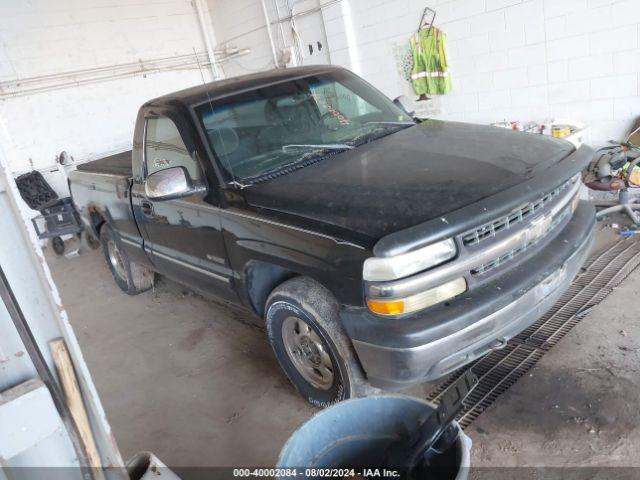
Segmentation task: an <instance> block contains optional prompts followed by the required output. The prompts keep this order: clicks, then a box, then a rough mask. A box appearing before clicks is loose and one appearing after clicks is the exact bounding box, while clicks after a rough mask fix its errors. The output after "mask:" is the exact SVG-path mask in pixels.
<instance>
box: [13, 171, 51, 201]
mask: <svg viewBox="0 0 640 480" xmlns="http://www.w3.org/2000/svg"><path fill="white" fill-rule="evenodd" d="M16 184H17V185H18V190H19V191H20V196H21V197H22V199H23V200H24V201H25V202H26V203H27V205H29V208H31V209H33V210H40V209H41V208H42V207H43V206H45V205H47V204H48V203H50V202H52V201H53V200H56V199H57V198H58V195H57V194H56V192H55V191H54V190H53V188H51V186H50V185H49V184H48V183H47V181H46V180H45V179H44V177H43V176H42V174H41V173H40V172H37V171H33V172H29V173H25V174H23V175H20V176H19V177H18V178H16Z"/></svg>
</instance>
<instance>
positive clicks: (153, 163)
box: [144, 117, 201, 180]
mask: <svg viewBox="0 0 640 480" xmlns="http://www.w3.org/2000/svg"><path fill="white" fill-rule="evenodd" d="M144 158H145V162H146V164H147V165H146V166H147V176H148V175H151V174H152V173H155V172H157V171H158V170H164V169H165V168H171V167H185V168H186V169H187V171H188V172H189V175H191V178H192V179H193V180H198V179H200V176H201V173H200V167H199V165H198V164H197V163H196V161H195V160H194V159H193V158H192V157H191V154H190V153H189V151H188V150H187V147H186V146H185V144H184V142H183V141H182V138H181V137H180V132H178V129H177V127H176V125H175V124H174V123H173V121H171V120H170V119H169V118H167V117H159V118H149V119H148V120H147V130H146V137H145V142H144Z"/></svg>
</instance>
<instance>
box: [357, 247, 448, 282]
mask: <svg viewBox="0 0 640 480" xmlns="http://www.w3.org/2000/svg"><path fill="white" fill-rule="evenodd" d="M455 256H456V244H455V242H454V241H453V239H448V240H443V241H441V242H438V243H433V244H431V245H428V246H426V247H422V248H419V249H418V250H414V251H412V252H408V253H403V254H401V255H396V256H393V257H371V258H367V259H366V260H365V261H364V272H363V277H364V279H365V280H369V281H381V280H396V279H398V278H404V277H408V276H409V275H413V274H414V273H418V272H421V271H423V270H426V269H427V268H431V267H435V266H436V265H440V264H441V263H443V262H446V261H447V260H449V259H451V258H453V257H455Z"/></svg>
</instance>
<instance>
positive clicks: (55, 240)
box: [49, 237, 65, 257]
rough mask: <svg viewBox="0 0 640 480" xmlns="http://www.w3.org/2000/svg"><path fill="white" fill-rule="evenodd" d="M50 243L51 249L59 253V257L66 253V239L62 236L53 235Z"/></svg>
mask: <svg viewBox="0 0 640 480" xmlns="http://www.w3.org/2000/svg"><path fill="white" fill-rule="evenodd" d="M49 245H51V250H53V252H54V253H55V254H56V255H58V256H59V257H61V256H62V255H64V250H65V245H64V240H62V238H61V237H51V240H49Z"/></svg>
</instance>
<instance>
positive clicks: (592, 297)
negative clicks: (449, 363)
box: [427, 238, 640, 428]
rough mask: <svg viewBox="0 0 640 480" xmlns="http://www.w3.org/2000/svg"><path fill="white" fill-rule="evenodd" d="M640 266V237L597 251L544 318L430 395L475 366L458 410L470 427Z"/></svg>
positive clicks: (433, 396)
mask: <svg viewBox="0 0 640 480" xmlns="http://www.w3.org/2000/svg"><path fill="white" fill-rule="evenodd" d="M638 265H640V241H636V240H635V239H633V238H630V239H624V240H619V241H618V242H616V243H614V244H613V245H612V246H611V247H609V248H608V249H606V250H605V251H603V252H601V253H598V254H596V255H593V256H592V257H591V258H590V259H589V260H588V261H587V263H586V264H585V267H584V268H583V270H582V272H581V273H580V274H579V275H578V276H577V277H576V279H575V280H574V281H573V283H572V284H571V286H570V287H569V289H568V290H567V292H566V293H565V294H564V295H563V296H562V297H560V300H558V302H557V303H556V304H555V305H554V306H553V307H552V308H551V310H549V311H548V312H547V313H546V314H545V315H544V316H543V317H542V318H540V320H538V321H537V322H536V323H534V324H533V325H531V326H530V327H529V328H527V329H526V330H524V331H523V332H522V333H520V334H519V335H518V336H516V337H515V338H513V339H512V340H510V341H509V342H508V343H507V345H506V346H505V348H503V349H501V350H496V351H494V352H491V353H489V354H487V355H485V356H484V357H482V358H479V359H478V360H476V361H475V362H473V363H472V364H470V365H468V366H466V367H464V368H463V369H460V370H458V371H456V372H454V373H452V374H451V375H450V376H449V377H447V378H446V379H445V380H444V381H443V382H442V383H440V384H439V385H438V386H437V387H435V388H434V389H433V390H431V391H430V392H429V395H428V396H427V400H430V401H433V402H436V403H437V402H438V400H439V399H440V396H441V395H442V393H443V392H444V391H445V390H446V389H447V387H448V386H449V385H451V384H452V383H453V382H454V381H455V380H456V379H457V378H458V377H460V375H462V373H464V372H465V371H466V370H468V369H471V370H473V372H474V373H475V374H476V375H477V376H478V379H479V383H478V385H477V386H476V388H475V389H474V390H473V392H471V395H470V396H469V398H468V399H467V402H466V403H465V408H464V410H463V411H462V412H460V414H459V415H458V422H459V423H460V425H461V426H462V428H466V427H467V426H469V425H470V424H471V422H473V421H474V420H475V419H476V418H478V416H479V415H480V414H481V413H482V412H484V411H485V410H486V409H487V408H489V406H490V405H491V404H492V403H493V402H494V401H495V400H496V399H497V398H498V397H499V396H500V395H502V394H503V393H504V392H506V391H507V390H508V389H509V387H511V385H513V384H514V383H516V381H517V380H518V379H519V378H520V377H522V376H523V375H524V374H525V373H527V372H528V371H529V369H531V367H533V366H534V365H535V364H536V362H537V361H538V360H540V359H541V358H542V356H543V355H544V354H545V353H546V352H547V351H548V350H549V349H551V348H552V347H553V346H554V345H556V344H557V343H558V342H559V341H560V340H561V339H562V337H564V336H565V335H566V334H567V333H568V332H569V330H571V329H572V328H573V327H574V326H576V325H577V324H578V323H579V322H580V320H582V319H583V318H584V317H586V316H587V315H588V313H589V312H590V311H591V309H592V308H593V307H594V306H595V305H597V304H598V303H600V302H601V301H602V300H603V299H604V298H605V297H606V296H607V295H609V293H611V292H612V291H613V289H614V288H615V287H616V286H618V285H619V284H620V282H622V281H623V280H624V279H625V278H626V277H627V276H628V275H629V274H630V273H631V272H632V271H633V270H634V269H635V268H636V267H637V266H638Z"/></svg>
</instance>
